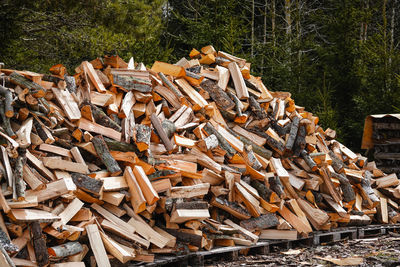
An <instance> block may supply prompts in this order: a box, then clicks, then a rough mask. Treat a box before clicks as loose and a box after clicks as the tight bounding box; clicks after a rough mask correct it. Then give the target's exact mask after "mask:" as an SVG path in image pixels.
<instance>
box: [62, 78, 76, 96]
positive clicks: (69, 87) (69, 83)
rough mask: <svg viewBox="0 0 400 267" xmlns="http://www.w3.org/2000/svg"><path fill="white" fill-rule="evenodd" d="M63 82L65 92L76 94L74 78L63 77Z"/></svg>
mask: <svg viewBox="0 0 400 267" xmlns="http://www.w3.org/2000/svg"><path fill="white" fill-rule="evenodd" d="M64 79H65V82H66V84H67V90H68V91H69V92H70V93H76V82H75V77H74V76H67V75H65V76H64Z"/></svg>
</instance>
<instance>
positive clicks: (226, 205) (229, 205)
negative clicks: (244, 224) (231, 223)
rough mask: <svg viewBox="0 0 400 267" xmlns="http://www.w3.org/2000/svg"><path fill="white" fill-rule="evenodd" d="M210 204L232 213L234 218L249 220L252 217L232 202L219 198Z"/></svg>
mask: <svg viewBox="0 0 400 267" xmlns="http://www.w3.org/2000/svg"><path fill="white" fill-rule="evenodd" d="M210 204H211V205H213V206H215V207H217V208H220V209H222V210H225V211H226V212H228V213H230V214H231V215H232V216H234V217H236V218H238V219H240V220H244V219H249V218H250V217H251V215H250V213H249V212H248V211H247V210H245V209H244V208H242V207H241V206H239V205H238V204H237V203H236V202H230V201H228V200H226V199H222V198H218V197H217V198H215V199H213V200H212V201H211V202H210Z"/></svg>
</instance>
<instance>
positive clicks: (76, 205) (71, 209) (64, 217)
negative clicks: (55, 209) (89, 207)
mask: <svg viewBox="0 0 400 267" xmlns="http://www.w3.org/2000/svg"><path fill="white" fill-rule="evenodd" d="M82 207H83V202H82V201H80V200H79V199H78V198H75V199H74V200H73V201H72V202H71V203H70V204H69V205H68V206H67V207H66V208H65V210H63V211H62V212H61V213H60V214H58V216H59V217H60V218H61V220H60V221H58V222H54V223H53V224H52V226H53V228H55V229H57V228H59V227H61V225H65V224H67V223H68V222H69V221H70V220H71V218H72V217H74V216H75V214H76V213H77V212H78V211H79V210H80V209H81V208H82ZM73 254H75V253H73Z"/></svg>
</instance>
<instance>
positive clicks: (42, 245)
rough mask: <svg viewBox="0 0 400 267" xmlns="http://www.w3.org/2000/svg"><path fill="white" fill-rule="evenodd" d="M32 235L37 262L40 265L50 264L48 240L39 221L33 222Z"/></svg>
mask: <svg viewBox="0 0 400 267" xmlns="http://www.w3.org/2000/svg"><path fill="white" fill-rule="evenodd" d="M31 236H32V237H31V240H32V243H33V249H34V250H35V256H36V262H37V264H38V265H39V266H45V265H47V264H49V253H48V252H47V247H46V241H45V239H44V237H43V235H42V228H41V227H40V223H39V222H33V223H32V224H31Z"/></svg>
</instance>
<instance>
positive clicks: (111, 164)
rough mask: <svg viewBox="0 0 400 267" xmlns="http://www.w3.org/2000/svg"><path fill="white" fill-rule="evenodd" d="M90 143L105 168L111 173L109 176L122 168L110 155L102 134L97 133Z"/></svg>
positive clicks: (114, 174)
mask: <svg viewBox="0 0 400 267" xmlns="http://www.w3.org/2000/svg"><path fill="white" fill-rule="evenodd" d="M92 143H93V146H94V148H95V149H96V152H97V155H98V156H99V157H100V159H101V161H102V162H103V163H104V165H105V166H106V167H107V170H108V171H109V172H110V173H111V176H117V175H119V174H120V173H121V172H122V170H121V168H120V167H119V165H118V162H117V161H116V160H115V159H114V158H113V157H112V156H111V154H110V150H109V149H108V146H107V144H106V142H105V141H104V138H103V136H101V135H97V136H95V137H93V139H92Z"/></svg>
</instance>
